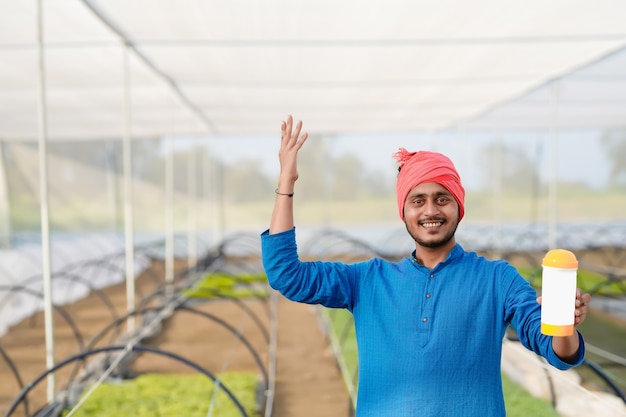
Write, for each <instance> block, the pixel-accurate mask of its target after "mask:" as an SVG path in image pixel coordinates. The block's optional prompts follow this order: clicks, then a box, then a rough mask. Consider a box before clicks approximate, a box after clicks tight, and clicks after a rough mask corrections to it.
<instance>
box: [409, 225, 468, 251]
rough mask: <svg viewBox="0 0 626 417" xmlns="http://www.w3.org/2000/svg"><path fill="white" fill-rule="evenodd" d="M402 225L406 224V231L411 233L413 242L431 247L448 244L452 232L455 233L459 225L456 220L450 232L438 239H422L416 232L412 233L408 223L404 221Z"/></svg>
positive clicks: (452, 234)
mask: <svg viewBox="0 0 626 417" xmlns="http://www.w3.org/2000/svg"><path fill="white" fill-rule="evenodd" d="M404 225H405V226H406V230H407V232H409V235H411V237H412V238H413V240H414V241H415V243H417V244H418V245H419V246H423V247H425V248H431V249H436V248H440V247H442V246H445V245H446V244H448V243H449V242H450V241H451V240H452V238H453V237H454V234H455V233H456V228H457V227H459V223H458V222H457V224H456V225H455V226H454V229H452V230H450V233H448V234H447V235H445V236H444V237H443V238H441V239H439V240H430V241H424V240H422V239H420V238H419V237H417V234H415V235H414V234H413V233H411V229H409V225H408V224H406V222H405V223H404ZM417 227H419V226H417Z"/></svg>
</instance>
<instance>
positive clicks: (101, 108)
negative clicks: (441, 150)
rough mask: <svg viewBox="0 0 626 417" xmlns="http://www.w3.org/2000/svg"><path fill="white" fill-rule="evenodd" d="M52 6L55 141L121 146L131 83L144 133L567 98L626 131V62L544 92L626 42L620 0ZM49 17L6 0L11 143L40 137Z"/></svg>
mask: <svg viewBox="0 0 626 417" xmlns="http://www.w3.org/2000/svg"><path fill="white" fill-rule="evenodd" d="M42 3H43V45H44V48H45V53H44V71H45V80H46V84H45V89H44V91H45V94H46V104H47V108H48V112H47V123H48V129H47V132H48V138H49V139H90V138H112V137H113V138H115V137H120V136H122V134H123V132H124V118H125V112H124V100H125V93H124V82H125V77H128V78H127V80H128V82H129V85H130V90H129V92H130V105H131V112H130V117H131V120H132V128H131V134H132V136H133V137H135V138H139V137H147V136H168V135H199V134H209V135H210V134H220V135H230V134H246V135H247V134H268V133H272V134H273V133H275V132H276V131H277V129H278V126H279V124H280V121H281V120H282V119H283V118H284V117H285V115H286V114H294V116H295V117H297V118H300V119H303V120H306V123H307V130H308V131H309V132H310V133H327V134H337V133H359V132H364V133H384V132H394V131H395V132H407V131H440V130H445V129H450V128H457V127H462V126H467V127H468V128H493V127H507V126H510V127H521V128H528V127H533V126H539V127H545V126H546V125H549V124H550V123H554V121H555V118H554V111H553V110H554V107H551V106H553V105H554V103H555V98H556V99H557V103H558V104H559V109H560V110H559V114H560V116H561V117H560V118H558V122H559V125H560V126H561V127H568V125H571V126H573V127H581V126H585V127H604V126H621V127H624V126H625V125H626V118H625V117H624V115H626V111H625V110H626V81H625V79H624V77H625V76H626V75H625V74H626V71H625V65H624V62H625V61H626V59H625V58H624V54H621V58H619V60H621V67H619V69H617V70H615V69H614V67H610V68H609V69H607V68H606V67H602V69H600V70H597V71H595V70H594V71H590V72H588V73H586V72H585V71H583V72H582V73H581V75H582V76H584V78H580V77H578V78H575V79H573V80H572V81H571V82H570V81H568V82H567V84H563V85H562V87H561V88H557V89H552V88H545V86H547V85H551V84H549V82H550V81H551V80H556V79H559V77H562V76H564V75H567V74H571V73H572V72H573V71H575V70H578V69H581V68H586V66H587V65H588V64H591V63H594V62H596V61H599V60H602V59H603V58H606V57H610V56H612V55H614V54H616V53H617V52H618V51H620V50H622V49H623V48H624V47H625V45H626V29H625V28H626V25H625V24H624V22H625V19H626V2H623V1H621V0H598V1H593V2H591V1H588V0H551V1H545V0H526V1H523V2H517V1H502V0H465V1H450V0H438V1H432V0H429V1H423V0H385V1H381V0H264V1H260V0H257V1H252V0H215V1H201V0H175V1H174V0H169V1H168V0H106V1H100V2H97V1H95V0H93V1H92V0H84V1H79V0H46V1H43V2H42ZM36 11H37V2H36V1H35V0H20V1H15V0H0V62H2V65H1V66H0V138H4V139H12V140H14V139H33V138H36V137H37V125H38V121H37V100H38V83H37V77H38V76H37V74H38V71H39V66H38V59H37V12H36ZM126 46H128V51H129V54H128V71H127V72H125V63H124V62H125V61H124V57H125V50H126ZM619 60H618V61H619ZM609 61H610V60H609V59H605V60H604V61H602V62H604V63H606V64H607V65H608V63H609ZM540 87H544V88H540ZM579 87H583V88H581V89H579ZM548 91H549V93H547V92H548ZM555 91H556V93H555ZM529 92H532V94H531V95H530V96H528V99H526V100H523V101H522V102H517V101H516V99H518V98H521V97H524V96H525V95H526V93H529ZM570 98H571V100H572V101H571V102H570V103H574V104H572V105H571V106H569V107H568V104H567V103H568V102H567V100H569V99H570ZM520 103H521V104H520ZM507 104H509V105H507ZM590 106H591V108H592V110H590ZM481 116H482V117H481Z"/></svg>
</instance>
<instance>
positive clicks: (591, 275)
mask: <svg viewBox="0 0 626 417" xmlns="http://www.w3.org/2000/svg"><path fill="white" fill-rule="evenodd" d="M517 270H518V271H519V273H520V274H521V275H522V276H523V277H524V278H526V280H527V281H528V282H530V284H531V285H532V286H533V287H534V288H541V272H542V269H541V266H539V267H530V266H518V267H517ZM576 281H577V286H578V288H580V289H581V290H582V291H583V292H589V293H592V294H598V295H603V296H609V297H610V296H617V295H624V294H626V283H625V282H622V281H610V280H609V279H608V277H607V276H606V275H603V274H600V273H597V272H593V271H588V270H585V269H579V270H578V273H577V275H576Z"/></svg>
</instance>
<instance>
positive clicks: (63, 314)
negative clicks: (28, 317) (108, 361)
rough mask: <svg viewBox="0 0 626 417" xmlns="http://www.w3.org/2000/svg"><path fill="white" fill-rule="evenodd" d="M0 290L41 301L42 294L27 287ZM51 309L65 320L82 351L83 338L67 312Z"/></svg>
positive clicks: (59, 308)
mask: <svg viewBox="0 0 626 417" xmlns="http://www.w3.org/2000/svg"><path fill="white" fill-rule="evenodd" d="M0 290H5V291H8V292H15V291H20V292H24V293H26V294H28V295H32V296H33V297H38V298H40V299H42V300H43V294H42V293H40V292H37V291H35V290H32V289H30V288H28V287H23V286H21V285H10V286H7V285H0ZM52 308H54V309H55V311H57V312H58V313H59V314H60V315H61V317H63V319H64V320H65V322H66V323H67V325H68V326H70V328H71V329H72V332H73V333H74V338H75V339H76V341H77V342H78V347H79V351H82V350H83V349H84V342H83V336H82V334H81V333H80V331H79V330H78V327H77V326H76V323H74V320H72V318H71V317H70V315H69V314H67V311H65V310H64V309H63V308H61V307H60V306H58V305H52Z"/></svg>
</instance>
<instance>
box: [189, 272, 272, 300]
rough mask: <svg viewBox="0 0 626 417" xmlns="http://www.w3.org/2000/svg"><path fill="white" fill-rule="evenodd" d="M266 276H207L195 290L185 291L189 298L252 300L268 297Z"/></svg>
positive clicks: (213, 274) (219, 273) (215, 274)
mask: <svg viewBox="0 0 626 417" xmlns="http://www.w3.org/2000/svg"><path fill="white" fill-rule="evenodd" d="M265 282H267V277H266V276H265V274H241V275H237V276H232V275H228V274H224V273H221V272H213V273H210V274H207V275H206V276H205V277H204V278H203V279H201V280H200V281H199V282H197V283H196V284H195V285H194V286H193V288H188V289H185V290H184V291H183V294H184V295H185V296H186V297H187V298H221V297H228V298H250V297H257V298H258V297H261V298H265V297H267V296H268V291H267V287H266V286H260V285H255V284H259V283H265Z"/></svg>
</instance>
